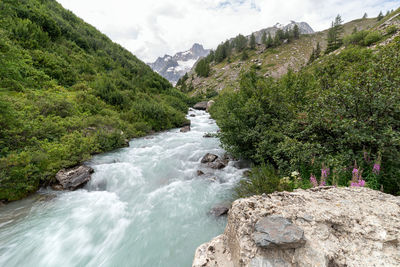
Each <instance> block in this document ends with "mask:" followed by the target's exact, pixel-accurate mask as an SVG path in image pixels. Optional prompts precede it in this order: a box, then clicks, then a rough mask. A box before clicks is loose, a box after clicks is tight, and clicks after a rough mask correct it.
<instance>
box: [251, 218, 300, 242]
mask: <svg viewBox="0 0 400 267" xmlns="http://www.w3.org/2000/svg"><path fill="white" fill-rule="evenodd" d="M253 240H254V242H255V243H256V245H257V246H259V247H262V248H280V249H288V248H298V247H301V246H303V245H304V243H305V242H306V240H305V238H304V231H303V230H302V229H301V228H300V227H298V226H296V225H294V224H293V223H292V222H291V221H290V220H288V219H286V218H284V217H280V216H268V217H264V218H261V219H260V220H259V221H258V222H257V223H256V226H255V232H254V234H253Z"/></svg>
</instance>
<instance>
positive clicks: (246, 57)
mask: <svg viewBox="0 0 400 267" xmlns="http://www.w3.org/2000/svg"><path fill="white" fill-rule="evenodd" d="M248 58H249V55H248V54H247V52H246V50H244V51H243V52H242V58H241V59H242V60H243V61H244V60H247V59H248Z"/></svg>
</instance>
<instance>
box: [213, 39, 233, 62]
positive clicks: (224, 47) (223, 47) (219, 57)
mask: <svg viewBox="0 0 400 267" xmlns="http://www.w3.org/2000/svg"><path fill="white" fill-rule="evenodd" d="M230 53H231V45H230V43H229V41H226V42H224V43H222V44H220V45H218V47H217V50H215V56H214V57H215V59H214V60H215V62H217V63H219V62H222V61H223V60H224V59H225V58H227V57H229V55H230Z"/></svg>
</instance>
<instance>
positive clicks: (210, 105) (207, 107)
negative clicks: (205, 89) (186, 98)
mask: <svg viewBox="0 0 400 267" xmlns="http://www.w3.org/2000/svg"><path fill="white" fill-rule="evenodd" d="M214 103H215V101H214V100H210V101H208V102H207V106H206V111H207V112H209V111H210V108H211V107H212V105H214Z"/></svg>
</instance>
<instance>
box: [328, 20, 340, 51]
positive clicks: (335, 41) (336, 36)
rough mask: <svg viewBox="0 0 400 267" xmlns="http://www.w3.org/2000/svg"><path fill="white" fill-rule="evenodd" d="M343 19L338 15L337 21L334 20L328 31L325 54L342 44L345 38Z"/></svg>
mask: <svg viewBox="0 0 400 267" xmlns="http://www.w3.org/2000/svg"><path fill="white" fill-rule="evenodd" d="M342 23H343V20H342V17H341V16H340V15H337V16H336V18H335V21H332V26H331V28H330V29H329V31H328V40H327V41H328V45H327V48H326V51H325V54H328V53H330V52H332V51H335V50H336V49H338V48H339V47H341V46H342V44H343V40H342V39H341V35H342V33H343V25H342Z"/></svg>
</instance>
